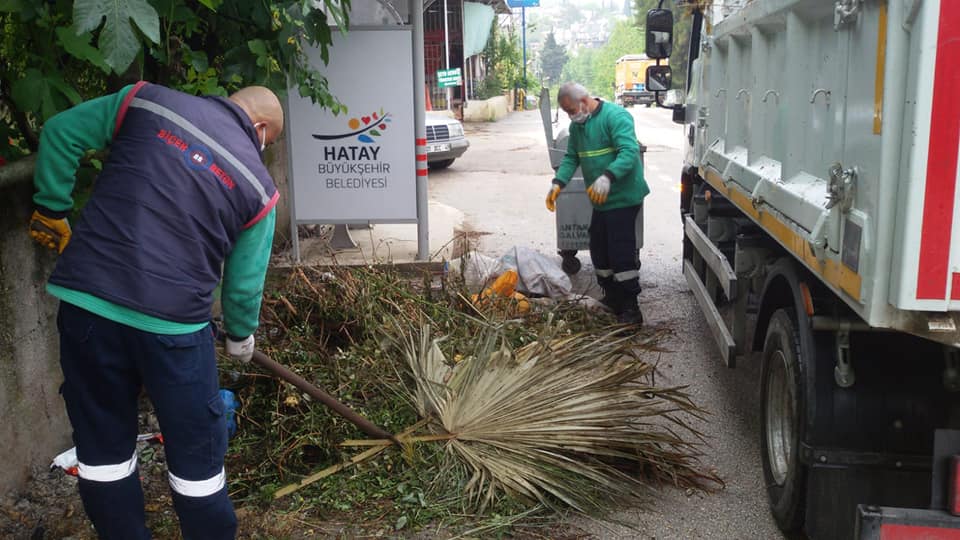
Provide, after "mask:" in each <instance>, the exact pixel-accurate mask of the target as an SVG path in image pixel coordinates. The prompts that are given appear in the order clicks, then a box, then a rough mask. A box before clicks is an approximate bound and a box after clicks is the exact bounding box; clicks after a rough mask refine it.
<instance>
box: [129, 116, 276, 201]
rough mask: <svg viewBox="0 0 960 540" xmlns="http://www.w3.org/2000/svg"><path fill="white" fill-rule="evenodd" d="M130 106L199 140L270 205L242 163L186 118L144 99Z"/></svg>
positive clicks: (257, 182)
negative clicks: (153, 115) (176, 126)
mask: <svg viewBox="0 0 960 540" xmlns="http://www.w3.org/2000/svg"><path fill="white" fill-rule="evenodd" d="M130 106H131V107H134V108H136V109H143V110H145V111H150V112H152V113H153V114H156V115H157V116H160V117H162V118H166V119H167V120H169V121H171V122H173V123H174V124H176V125H178V126H180V127H181V128H183V129H184V130H186V131H187V132H188V133H190V134H191V135H193V136H194V137H196V138H198V139H200V142H202V143H203V144H205V145H207V146H209V147H210V149H211V150H213V151H214V152H216V153H218V154H220V156H221V157H223V159H225V160H227V162H229V163H230V164H231V165H233V166H234V167H235V168H236V169H237V171H239V172H240V175H241V176H243V178H244V179H245V180H246V181H247V182H248V183H249V184H250V185H251V186H253V189H254V190H256V192H257V195H260V203H261V204H264V205H266V204H270V197H269V196H268V195H267V191H266V190H265V189H264V188H263V184H261V183H260V180H258V179H257V176H256V175H255V174H253V172H252V171H251V170H250V169H248V168H247V166H246V165H244V164H243V162H242V161H240V160H239V159H237V158H236V156H234V155H233V154H231V153H230V152H229V151H228V150H227V149H226V148H224V147H223V145H221V144H220V143H218V142H217V141H215V140H214V139H213V137H211V136H209V135H207V134H206V133H205V132H204V131H203V130H201V129H200V128H198V127H197V126H195V125H194V124H193V123H192V122H190V121H189V120H187V119H186V118H184V117H182V116H180V115H179V114H177V113H175V112H173V111H172V110H170V109H168V108H166V107H164V106H163V105H160V104H158V103H154V102H152V101H147V100H145V99H140V98H134V99H133V101H132V102H130Z"/></svg>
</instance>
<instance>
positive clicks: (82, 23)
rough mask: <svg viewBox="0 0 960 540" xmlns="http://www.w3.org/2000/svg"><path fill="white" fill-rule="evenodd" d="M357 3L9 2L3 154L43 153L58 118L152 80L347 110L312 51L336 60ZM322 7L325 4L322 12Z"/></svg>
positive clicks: (1, 6)
mask: <svg viewBox="0 0 960 540" xmlns="http://www.w3.org/2000/svg"><path fill="white" fill-rule="evenodd" d="M350 2H351V0H323V1H322V2H314V1H313V0H230V1H229V2H227V1H224V0H111V1H109V2H104V1H103V0H73V1H71V0H48V1H44V2H36V1H33V0H0V27H2V28H3V38H2V39H0V140H2V141H9V143H10V144H4V145H0V157H5V158H7V159H11V158H18V157H22V156H24V155H26V154H29V153H31V152H35V151H36V149H37V144H38V137H37V132H38V131H39V128H40V126H41V125H42V124H43V122H44V121H46V120H47V119H48V118H50V117H51V116H53V115H54V114H56V113H57V112H59V111H61V110H64V109H66V108H68V107H70V106H71V105H74V104H76V103H79V102H80V101H82V100H84V99H88V98H91V97H95V96H97V95H101V94H103V93H105V92H111V91H116V90H119V89H120V88H121V87H122V86H123V85H124V84H127V83H129V82H131V81H134V80H137V79H145V80H150V81H154V82H157V83H161V84H165V85H168V86H171V87H174V88H177V89H180V90H183V91H186V92H189V93H194V94H220V95H226V94H228V93H229V92H231V91H233V90H236V89H238V88H240V87H242V86H245V85H249V84H260V85H264V86H267V87H270V88H272V89H273V90H275V91H277V92H278V93H284V92H285V90H286V88H287V81H288V77H289V79H290V80H292V81H293V82H294V83H295V85H296V86H297V88H298V90H299V92H300V94H301V95H302V96H304V97H310V98H311V99H313V101H314V102H316V103H319V104H320V105H322V106H324V107H328V108H330V109H332V110H334V111H336V112H340V111H343V110H344V107H343V106H342V105H341V104H340V103H339V102H338V101H337V100H336V98H335V97H334V96H332V95H331V94H330V92H329V90H328V86H327V81H326V79H325V78H324V76H323V75H322V74H321V73H320V72H319V71H318V70H317V69H315V68H314V67H312V66H311V65H310V63H309V60H308V57H307V51H306V50H305V49H304V47H305V46H308V45H309V46H316V47H318V48H319V49H320V51H321V57H322V59H323V61H324V62H326V61H327V60H328V59H329V54H330V50H329V46H330V44H331V42H332V35H331V27H330V24H331V23H335V24H336V25H337V26H339V27H340V28H346V27H347V25H348V23H349V21H348V13H349V9H350ZM318 6H321V7H318Z"/></svg>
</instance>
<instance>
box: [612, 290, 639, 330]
mask: <svg viewBox="0 0 960 540" xmlns="http://www.w3.org/2000/svg"><path fill="white" fill-rule="evenodd" d="M623 294H624V295H625V297H624V298H623V299H622V302H621V304H620V308H621V309H620V311H618V312H617V322H618V323H620V324H629V325H637V326H642V325H643V314H642V313H640V306H639V304H638V303H637V295H636V294H631V293H628V292H626V291H623Z"/></svg>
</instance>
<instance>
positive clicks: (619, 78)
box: [614, 54, 665, 107]
mask: <svg viewBox="0 0 960 540" xmlns="http://www.w3.org/2000/svg"><path fill="white" fill-rule="evenodd" d="M664 62H665V61H664ZM656 63H657V62H656V60H651V59H649V58H647V55H645V54H627V55H624V56H621V57H620V59H618V60H617V68H616V75H615V77H614V81H615V82H614V84H615V89H614V99H615V101H616V102H617V105H621V106H624V107H631V106H633V105H637V104H641V105H646V106H647V107H649V106H650V105H652V104H653V101H654V95H653V92H649V91H647V88H646V86H645V84H644V78H645V76H646V72H647V66H652V65H655V64H656Z"/></svg>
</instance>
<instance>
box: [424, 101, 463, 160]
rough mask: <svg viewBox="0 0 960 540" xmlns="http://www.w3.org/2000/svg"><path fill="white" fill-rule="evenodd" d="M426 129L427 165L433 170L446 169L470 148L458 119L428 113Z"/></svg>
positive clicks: (441, 114) (437, 113) (436, 113)
mask: <svg viewBox="0 0 960 540" xmlns="http://www.w3.org/2000/svg"><path fill="white" fill-rule="evenodd" d="M426 127H427V164H428V166H429V167H430V168H431V169H435V170H436V169H446V168H447V167H449V166H450V165H451V164H453V160H455V159H457V158H458V157H460V156H462V155H463V153H464V152H466V151H467V148H469V147H470V142H469V141H468V140H467V138H466V137H465V136H464V134H463V124H461V123H460V121H459V120H457V119H456V118H451V117H449V116H446V115H445V114H443V113H439V112H432V111H428V112H427V121H426Z"/></svg>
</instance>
